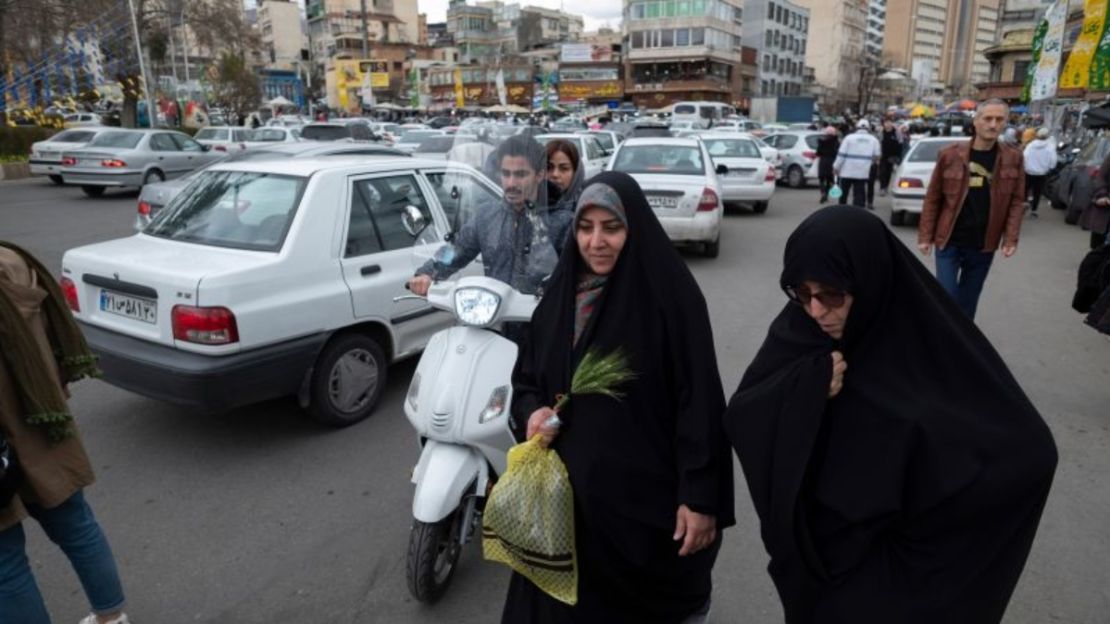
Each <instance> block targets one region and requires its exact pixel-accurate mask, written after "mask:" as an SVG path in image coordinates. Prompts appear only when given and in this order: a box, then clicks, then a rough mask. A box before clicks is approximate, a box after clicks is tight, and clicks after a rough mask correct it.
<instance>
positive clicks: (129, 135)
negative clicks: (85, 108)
mask: <svg viewBox="0 0 1110 624" xmlns="http://www.w3.org/2000/svg"><path fill="white" fill-rule="evenodd" d="M142 140H143V134H142V133H141V132H105V133H103V134H98V135H97V136H96V138H95V139H93V140H92V142H91V143H89V147H128V148H134V147H135V146H136V145H138V144H139V141H142Z"/></svg>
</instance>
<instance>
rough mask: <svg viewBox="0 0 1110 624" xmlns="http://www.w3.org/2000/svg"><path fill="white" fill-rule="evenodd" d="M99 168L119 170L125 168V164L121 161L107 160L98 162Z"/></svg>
mask: <svg viewBox="0 0 1110 624" xmlns="http://www.w3.org/2000/svg"><path fill="white" fill-rule="evenodd" d="M100 166H101V167H112V168H119V167H126V166H127V163H125V162H123V161H122V160H119V159H116V158H109V159H107V160H102V161H100Z"/></svg>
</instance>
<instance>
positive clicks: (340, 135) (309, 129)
mask: <svg viewBox="0 0 1110 624" xmlns="http://www.w3.org/2000/svg"><path fill="white" fill-rule="evenodd" d="M350 136H351V131H350V130H348V129H347V128H344V127H343V126H305V127H304V129H303V130H301V138H302V139H308V140H310V141H338V140H339V139H347V138H350Z"/></svg>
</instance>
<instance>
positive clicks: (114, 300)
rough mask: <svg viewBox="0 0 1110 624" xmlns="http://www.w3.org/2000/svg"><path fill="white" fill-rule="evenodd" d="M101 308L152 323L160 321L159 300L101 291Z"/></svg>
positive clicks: (111, 312) (110, 312)
mask: <svg viewBox="0 0 1110 624" xmlns="http://www.w3.org/2000/svg"><path fill="white" fill-rule="evenodd" d="M100 309H101V310H102V311H104V312H107V313H109V314H116V315H118V316H125V317H127V318H129V319H135V320H136V321H142V322H144V323H150V324H152V325H153V324H156V323H157V322H158V302H157V301H152V300H150V299H141V298H139V297H131V296H129V295H121V294H120V293H117V292H112V291H110V290H101V291H100Z"/></svg>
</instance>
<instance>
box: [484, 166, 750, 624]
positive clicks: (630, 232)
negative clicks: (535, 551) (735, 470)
mask: <svg viewBox="0 0 1110 624" xmlns="http://www.w3.org/2000/svg"><path fill="white" fill-rule="evenodd" d="M572 229H573V237H574V238H573V246H572V244H571V241H568V246H567V249H566V253H564V254H562V256H561V257H560V259H559V264H558V267H557V268H556V270H555V272H554V274H553V275H552V277H551V279H550V282H549V284H548V288H547V291H546V294H545V296H544V298H543V299H542V300H541V301H540V303H539V306H538V307H537V308H536V311H535V313H534V315H533V317H532V323H531V326H530V328H529V331H528V332H527V334H526V336H525V339H524V340H523V346H522V350H521V354H520V357H519V358H518V360H517V365H516V370H515V371H514V374H513V388H514V397H513V405H512V411H513V417H514V419H516V421H517V422H518V423H519V424H523V423H527V436H528V437H529V438H531V437H532V436H535V435H537V434H539V435H542V436H543V438H544V441H545V442H546V443H547V444H549V445H550V446H551V448H553V449H554V450H555V451H557V452H558V453H559V456H560V458H561V459H562V461H563V462H564V463H565V464H566V467H567V472H568V475H569V477H570V482H571V486H572V489H573V491H574V510H575V525H574V531H575V540H576V543H575V546H576V556H577V562H578V566H579V578H578V603H577V604H576V605H575V606H573V607H572V606H568V605H566V604H564V603H562V602H559V601H558V600H556V599H554V598H551V597H550V596H548V595H547V594H545V593H544V592H542V591H541V590H539V589H538V588H537V587H536V586H535V585H533V584H532V583H531V581H529V580H527V579H526V578H524V577H523V576H520V575H518V574H514V575H513V577H512V581H511V583H510V586H509V592H508V597H507V599H506V603H505V609H504V613H503V615H502V621H503V622H511V623H514V624H515V623H517V622H529V623H532V624H537V623H541V624H542V623H563V622H566V623H570V622H658V623H668V624H670V623H674V624H679V623H692V622H703V621H705V618H706V617H707V616H708V612H709V606H710V592H711V580H710V572H711V570H712V568H713V563H714V561H715V560H716V557H717V551H718V549H719V548H720V544H721V530H722V529H724V528H725V527H728V526H731V525H732V524H734V523H735V520H734V515H733V484H732V462H731V459H730V457H729V450H728V446H727V442H726V441H725V437H724V435H723V430H722V425H721V418H720V417H721V414H722V413H723V410H724V391H723V390H722V387H721V380H720V375H719V373H718V371H717V358H716V355H715V353H714V345H713V335H712V331H711V328H710V324H709V314H708V312H707V309H706V305H705V299H704V298H703V296H702V294H701V291H700V290H699V288H698V286H697V283H696V282H695V281H694V278H693V276H692V275H691V274H690V272H689V270H688V269H687V268H686V265H685V264H684V263H683V261H682V259H681V258H680V257H679V255H678V253H677V252H676V251H675V249H674V247H673V245H672V244H671V243H670V241H669V240H668V239H667V235H666V233H665V232H664V231H663V228H662V226H661V225H660V224H659V221H658V220H657V219H656V217H655V215H654V214H653V213H652V210H651V208H650V207H649V206H648V203H647V199H646V198H645V197H644V193H643V191H642V190H640V187H639V186H638V185H637V184H636V182H635V180H633V179H632V178H631V177H630V176H628V175H627V174H624V173H616V172H606V173H602V174H600V175H598V176H597V177H595V178H593V179H592V180H591V182H590V183H589V184H588V185H587V186H586V187H585V189H584V190H583V192H582V196H581V197H580V198H579V200H578V204H577V210H576V213H575V218H574V221H573V224H572ZM618 349H619V350H620V351H621V352H622V353H623V354H624V356H625V357H626V359H627V363H628V366H629V368H630V369H631V371H632V372H633V374H634V375H635V377H634V378H633V379H632V380H630V381H627V382H625V383H623V384H622V385H621V386H620V387H619V392H620V393H621V397H620V398H619V399H615V398H609V397H605V396H600V395H575V396H573V397H572V398H571V399H570V401H569V403H568V404H567V406H566V407H565V408H564V409H563V410H562V411H561V412H560V414H559V418H560V420H561V421H562V425H561V426H560V427H559V428H554V427H551V426H549V425H547V424H546V423H547V421H548V419H549V418H550V417H551V416H552V414H553V413H554V412H553V411H552V409H551V408H550V407H546V406H550V405H552V404H553V403H554V402H555V400H556V396H557V395H559V394H562V393H566V392H567V391H568V390H569V384H570V380H571V376H572V374H573V371H574V369H575V367H576V366H577V365H578V363H579V362H580V361H581V359H582V357H583V356H584V355H585V354H586V353H587V352H591V353H595V354H597V355H602V356H604V355H608V354H610V353H613V352H614V351H616V350H618ZM522 429H523V427H520V426H518V427H517V430H518V431H520V430H522Z"/></svg>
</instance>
